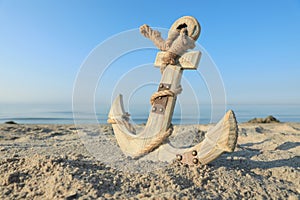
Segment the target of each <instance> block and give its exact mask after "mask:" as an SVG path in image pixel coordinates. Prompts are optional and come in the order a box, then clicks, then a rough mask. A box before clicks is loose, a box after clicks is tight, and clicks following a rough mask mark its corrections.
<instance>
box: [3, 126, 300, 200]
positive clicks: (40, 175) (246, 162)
mask: <svg viewBox="0 0 300 200" xmlns="http://www.w3.org/2000/svg"><path fill="white" fill-rule="evenodd" d="M211 126H212V125H193V126H177V127H176V128H175V130H177V131H187V130H188V131H189V132H190V133H193V132H195V133H203V135H205V132H206V131H207V130H208V129H209V128H210V127H211ZM79 135H81V136H82V135H85V136H90V137H92V138H93V141H94V143H93V144H89V145H87V144H86V143H85V141H84V140H82V137H79ZM104 136H105V137H104ZM107 141H109V142H107ZM106 144H109V145H106ZM105 145H106V146H105ZM97 146H104V147H105V149H106V147H107V148H108V153H109V154H107V152H104V151H103V152H101V149H100V152H99V151H97V152H98V155H97V154H93V153H91V152H93V149H95V148H97ZM111 146H112V147H113V148H111V149H110V148H109V147H111ZM102 149H103V148H102ZM112 150H113V151H114V152H111V151H112ZM121 154H122V153H121V152H120V150H119V149H117V145H116V141H115V139H114V136H113V131H112V129H111V127H110V126H108V125H107V126H105V125H101V126H96V125H95V126H84V127H81V128H80V129H79V134H78V132H77V130H76V128H75V127H74V126H73V125H8V124H3V125H0V199H24V198H25V199H96V198H98V199H290V200H292V199H294V200H297V199H300V123H273V124H250V123H244V124H239V139H238V146H237V148H236V150H235V152H233V153H230V154H223V155H222V156H221V157H219V158H218V159H217V160H215V161H214V162H212V163H210V164H209V165H206V166H201V167H186V166H181V165H179V164H178V163H176V162H173V163H171V164H163V165H161V166H160V165H159V163H158V164H157V166H159V167H158V168H157V169H153V170H149V171H148V172H133V171H134V170H126V169H122V170H120V168H118V165H114V162H115V161H116V160H118V159H121V160H122V162H121V165H123V164H124V163H127V164H128V166H130V163H133V162H134V161H133V160H130V159H128V158H123V157H122V156H121ZM110 155H112V156H110ZM114 156H115V157H114ZM155 166H156V164H155ZM114 167H117V169H115V168H114ZM140 168H143V166H141V167H140ZM144 168H147V169H149V168H148V167H147V166H144ZM133 169H135V168H134V167H133ZM136 169H137V168H136ZM137 171H138V170H137Z"/></svg>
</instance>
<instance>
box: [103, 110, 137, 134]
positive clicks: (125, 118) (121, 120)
mask: <svg viewBox="0 0 300 200" xmlns="http://www.w3.org/2000/svg"><path fill="white" fill-rule="evenodd" d="M129 116H130V114H129V113H127V112H126V113H125V114H123V115H120V116H114V118H108V119H107V123H108V124H123V125H124V126H125V127H126V128H127V130H128V131H130V132H131V133H136V130H135V128H134V127H133V126H132V124H131V123H130V122H129Z"/></svg>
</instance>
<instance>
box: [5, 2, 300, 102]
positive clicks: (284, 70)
mask: <svg viewBox="0 0 300 200" xmlns="http://www.w3.org/2000/svg"><path fill="white" fill-rule="evenodd" d="M185 15H191V16H193V17H195V18H196V19H198V21H199V22H200V24H201V28H202V30H201V35H200V38H199V39H198V42H199V44H200V45H201V46H202V47H203V48H204V49H205V50H206V51H207V52H208V54H209V55H210V57H211V58H212V60H213V61H214V63H215V65H216V66H217V68H218V71H219V73H220V76H221V77H222V80H223V83H224V87H225V91H226V98H227V103H229V104H299V103H300V87H299V86H300V78H299V77H300V60H299V58H300V1H299V0H285V1H283V0H282V1H279V0H264V1H261V0H251V1H248V0H245V1H238V0H228V1H217V0H211V1H202V0H199V1H178V2H177V3H176V1H137V0H129V1H113V0H112V1H101V0H99V1H92V0H87V1H78V0H73V1H71V0H69V1H67V0H65V1H58V0H54V1H53V0H51V1H50V0H49V1H48V0H44V1H39V0H36V1H35V0H26V1H21V0H19V1H16V0H0V103H2V104H5V103H70V102H72V92H73V87H74V82H75V80H76V76H77V74H78V72H79V71H80V67H81V66H82V64H83V63H84V61H85V60H86V58H87V57H88V55H89V54H90V52H91V51H92V50H93V49H95V48H96V47H97V46H98V45H99V44H101V43H103V42H104V41H106V40H107V39H108V38H111V37H112V36H114V35H117V34H119V33H122V32H124V31H128V30H132V29H136V28H138V27H139V26H141V25H142V24H149V25H150V26H152V27H162V28H169V27H170V25H171V24H172V23H173V22H174V21H175V20H176V19H178V18H179V17H181V16H185ZM133 42H134V41H133ZM104 53H105V52H104ZM140 54H141V55H139V56H138V57H139V59H140V60H141V58H146V57H147V56H148V57H149V55H150V54H148V53H147V52H146V51H145V52H140ZM151 55H152V54H151ZM129 57H130V56H129ZM148 57H147V59H145V63H149V62H150V61H151V60H153V61H154V57H150V58H149V60H148ZM130 59H135V58H134V56H131V57H130ZM130 59H125V60H124V62H123V63H122V64H124V65H127V66H128V67H129V69H130V67H131V64H133V63H131V62H130ZM134 67H136V66H134V65H133V66H132V68H134ZM200 67H205V66H200ZM153 70H155V69H153ZM112 73H113V70H112ZM104 84H105V83H104ZM137 94H139V93H137ZM139 95H141V94H139ZM147 103H148V102H147Z"/></svg>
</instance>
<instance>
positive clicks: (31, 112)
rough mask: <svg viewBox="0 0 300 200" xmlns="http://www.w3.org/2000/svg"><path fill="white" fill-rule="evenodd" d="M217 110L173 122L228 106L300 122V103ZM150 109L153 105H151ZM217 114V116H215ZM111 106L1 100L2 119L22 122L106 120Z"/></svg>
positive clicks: (141, 118) (181, 120) (245, 117)
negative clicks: (75, 109)
mask: <svg viewBox="0 0 300 200" xmlns="http://www.w3.org/2000/svg"><path fill="white" fill-rule="evenodd" d="M223 108H224V106H222V109H219V110H217V111H213V112H214V113H212V108H211V106H210V105H201V110H200V112H199V114H197V115H188V114H184V115H182V114H181V113H180V112H177V111H175V112H174V114H173V118H172V123H173V124H208V123H216V122H217V121H218V120H220V119H221V118H222V116H223V115H224V114H225V111H226V110H229V109H231V110H233V111H234V112H235V115H236V119H237V121H238V122H239V123H241V122H247V121H249V120H251V119H253V118H265V117H267V116H269V115H272V116H274V117H275V118H277V119H278V120H280V121H281V122H300V104H299V105H291V104H289V105H283V104H280V105H279V104H276V105H265V104H264V105H257V104H256V105H250V104H239V105H232V104H231V105H226V107H225V109H223ZM149 109H150V107H149ZM131 114H132V115H131V119H132V122H133V123H135V124H143V123H146V122H147V119H148V114H149V113H148V112H145V111H143V112H133V113H131ZM212 115H213V116H212ZM107 116H108V109H106V110H104V111H103V109H102V110H101V109H98V110H97V109H96V111H95V112H93V113H92V112H84V111H83V112H82V113H81V114H78V113H77V114H76V115H75V113H74V112H73V110H72V105H70V104H0V123H5V122H7V121H14V122H16V123H18V124H74V123H80V124H90V123H95V122H97V123H99V124H106V121H107Z"/></svg>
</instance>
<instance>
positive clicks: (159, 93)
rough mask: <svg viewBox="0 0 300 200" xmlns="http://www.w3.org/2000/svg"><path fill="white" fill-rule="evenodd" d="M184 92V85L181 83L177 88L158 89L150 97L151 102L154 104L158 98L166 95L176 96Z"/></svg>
mask: <svg viewBox="0 0 300 200" xmlns="http://www.w3.org/2000/svg"><path fill="white" fill-rule="evenodd" d="M181 92H182V87H181V85H179V86H178V87H177V88H176V89H175V90H161V91H157V92H155V93H154V94H152V96H151V98H150V104H151V105H153V104H154V101H155V99H156V98H159V97H164V96H171V97H174V96H176V95H178V94H180V93H181Z"/></svg>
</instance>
